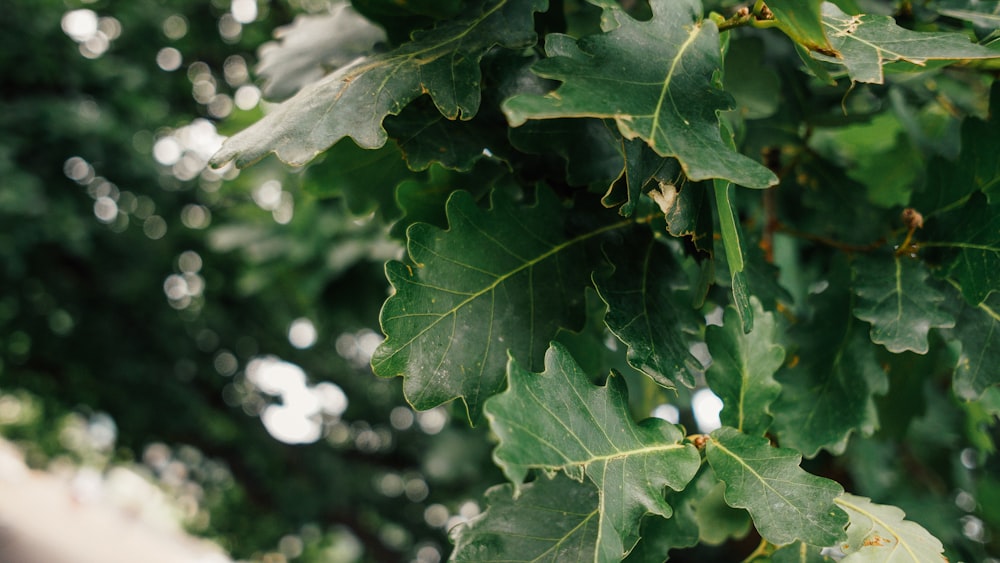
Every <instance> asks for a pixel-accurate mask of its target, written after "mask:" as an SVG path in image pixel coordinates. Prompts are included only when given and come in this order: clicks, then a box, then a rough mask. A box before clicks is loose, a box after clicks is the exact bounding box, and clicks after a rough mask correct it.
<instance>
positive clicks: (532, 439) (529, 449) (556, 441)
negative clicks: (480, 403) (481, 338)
mask: <svg viewBox="0 0 1000 563" xmlns="http://www.w3.org/2000/svg"><path fill="white" fill-rule="evenodd" d="M507 376H508V389H507V390H506V391H504V392H503V393H500V394H499V395H497V396H495V397H493V398H492V399H490V400H489V401H487V403H486V408H485V412H486V416H487V418H488V419H489V421H490V428H491V430H492V431H493V432H494V433H495V434H496V435H497V437H498V439H499V442H500V445H499V446H497V448H496V450H495V451H494V454H493V458H494V459H495V460H496V462H497V463H498V464H499V465H500V467H501V468H502V469H503V471H504V473H505V474H506V475H507V476H508V478H510V480H511V481H512V482H513V483H515V486H516V485H517V484H519V483H521V482H522V481H523V480H524V477H525V475H526V474H527V471H528V469H529V468H535V469H543V470H546V471H555V470H562V471H564V472H565V473H566V474H567V475H568V476H570V477H571V478H574V479H577V480H582V479H583V478H584V475H586V477H587V478H588V479H589V480H590V481H593V483H594V484H595V485H597V488H598V493H599V498H600V503H599V512H600V525H599V532H598V548H597V550H598V551H599V552H601V553H607V554H614V555H616V556H617V557H618V559H617V560H620V559H621V558H622V557H623V556H624V555H625V553H627V552H628V551H629V550H630V549H631V548H632V546H634V545H635V543H636V542H637V541H638V539H639V525H640V522H641V520H642V517H643V516H644V515H645V514H648V513H653V514H659V515H661V516H663V517H669V516H670V515H671V514H672V509H671V507H670V505H668V504H667V502H666V500H665V499H664V496H663V492H664V488H665V487H668V486H669V487H670V488H672V489H674V490H681V489H683V488H684V487H685V486H686V485H687V484H688V482H689V481H691V479H692V478H694V476H695V473H696V472H697V471H698V467H699V466H700V465H701V458H700V455H699V454H698V450H697V449H695V447H694V446H692V445H690V444H687V445H685V444H683V443H682V440H683V439H684V435H683V434H682V433H681V431H680V429H679V428H678V427H676V426H674V425H672V424H670V423H668V422H666V421H664V420H661V419H658V418H650V419H646V420H645V421H643V422H642V423H640V424H636V423H635V422H633V421H632V419H631V416H630V414H629V409H628V398H627V389H626V386H625V381H624V380H623V379H622V378H621V376H618V375H615V374H612V375H611V376H610V377H609V378H608V381H607V384H606V386H604V387H598V386H595V385H593V384H591V383H590V379H589V378H588V377H587V374H585V373H583V371H582V370H581V369H580V367H579V366H578V365H577V364H576V362H575V361H574V360H573V358H572V357H571V356H570V355H569V354H568V353H567V352H566V351H565V349H563V347H562V346H561V345H559V344H558V343H553V344H552V347H551V348H549V351H548V352H547V353H546V355H545V371H544V372H542V373H541V374H535V373H532V372H530V371H527V370H525V369H522V368H521V367H520V366H519V365H518V363H517V362H516V361H515V360H514V359H513V358H512V359H511V361H510V363H509V365H508V368H507Z"/></svg>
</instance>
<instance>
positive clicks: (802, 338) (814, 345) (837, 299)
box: [771, 263, 887, 457]
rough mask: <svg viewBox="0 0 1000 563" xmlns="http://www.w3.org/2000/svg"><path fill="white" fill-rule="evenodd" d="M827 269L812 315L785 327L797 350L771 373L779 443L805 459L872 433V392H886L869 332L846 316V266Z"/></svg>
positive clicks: (835, 450)
mask: <svg viewBox="0 0 1000 563" xmlns="http://www.w3.org/2000/svg"><path fill="white" fill-rule="evenodd" d="M832 267H834V268H836V269H835V270H834V272H831V273H830V278H829V281H828V283H829V284H830V287H829V288H827V289H826V290H825V291H824V292H823V293H821V294H820V295H818V296H816V297H815V298H814V299H815V303H814V309H815V310H814V312H813V315H812V319H811V320H810V321H809V322H808V323H804V324H802V325H798V326H796V325H793V326H791V327H790V328H789V332H788V333H789V336H790V340H791V342H790V345H792V346H796V348H795V349H794V356H793V358H792V361H791V362H790V363H789V365H788V366H787V367H785V368H784V369H782V370H781V371H779V372H778V374H777V376H776V379H777V380H778V382H779V383H780V384H781V395H780V396H779V397H778V400H777V401H775V402H774V403H773V404H772V406H771V414H772V415H773V416H774V422H773V431H774V432H776V433H777V435H778V438H779V439H780V441H781V444H782V445H784V446H787V447H792V448H795V449H797V450H799V451H801V452H802V454H803V455H804V456H806V457H813V456H815V455H816V454H817V453H818V452H819V450H820V449H826V450H828V451H830V452H832V453H835V454H839V453H842V452H843V451H844V448H845V447H846V445H847V439H848V437H849V436H850V434H851V433H852V432H855V431H859V432H861V433H862V434H865V435H870V434H871V433H872V432H874V431H875V428H876V427H877V425H878V417H877V415H876V412H875V408H874V402H873V400H872V395H874V394H884V393H885V392H886V391H887V378H886V375H885V373H884V372H883V371H882V368H881V366H880V365H879V363H878V361H877V359H876V357H875V350H876V349H875V347H874V345H873V344H872V342H871V340H870V339H869V337H868V334H867V332H868V331H867V330H866V328H865V326H864V325H863V324H861V322H859V321H857V320H855V319H854V318H853V316H852V314H851V310H852V301H851V295H850V293H849V292H848V281H847V279H846V278H847V272H846V269H847V266H846V265H843V264H840V263H838V264H836V265H833V266H832Z"/></svg>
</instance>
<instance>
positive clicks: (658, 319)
mask: <svg viewBox="0 0 1000 563" xmlns="http://www.w3.org/2000/svg"><path fill="white" fill-rule="evenodd" d="M605 252H606V253H607V257H608V260H609V261H610V262H611V264H612V265H613V266H614V268H615V270H614V272H613V273H611V274H610V275H608V276H606V277H603V278H597V279H595V280H594V284H595V286H596V287H597V291H598V293H599V294H600V295H601V299H603V300H604V302H605V303H607V304H608V313H607V316H606V323H607V325H608V328H609V329H610V330H611V332H613V333H614V334H615V336H617V337H618V338H619V339H620V340H621V341H622V342H624V343H625V344H626V345H627V346H628V362H629V364H630V365H631V366H632V367H634V368H636V369H638V370H640V371H642V372H644V373H646V374H647V375H649V376H650V377H652V378H653V380H654V381H656V382H657V383H659V384H660V385H662V386H664V387H668V388H672V387H673V386H674V384H675V383H681V384H683V385H686V386H688V387H693V386H694V377H695V375H696V374H698V373H701V371H702V367H701V363H700V362H698V360H697V359H696V358H695V357H694V356H693V355H691V352H690V350H689V348H690V346H691V344H693V343H694V338H693V336H694V335H697V334H698V332H699V325H700V324H701V320H700V319H699V316H698V315H697V313H696V312H695V310H694V309H693V308H692V307H691V298H690V295H689V292H688V280H687V276H686V274H685V273H684V271H683V270H682V269H681V266H680V264H678V263H677V260H676V259H675V258H674V255H673V252H671V251H670V249H669V248H667V247H666V246H664V245H663V244H662V243H660V242H658V241H656V240H655V239H654V238H652V237H649V238H647V239H646V240H644V241H641V240H633V241H627V242H626V244H625V245H623V246H620V247H618V246H616V247H608V248H605Z"/></svg>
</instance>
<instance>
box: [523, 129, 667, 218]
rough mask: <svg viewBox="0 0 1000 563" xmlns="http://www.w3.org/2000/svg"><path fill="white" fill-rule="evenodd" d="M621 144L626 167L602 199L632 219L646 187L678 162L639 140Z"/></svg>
mask: <svg viewBox="0 0 1000 563" xmlns="http://www.w3.org/2000/svg"><path fill="white" fill-rule="evenodd" d="M515 131H516V129H515ZM620 142H621V145H622V149H621V150H622V154H623V155H624V157H625V167H624V168H622V170H621V174H620V175H619V176H618V178H617V179H616V180H615V182H614V183H613V184H612V185H611V187H610V188H609V189H608V192H607V193H606V194H605V195H604V197H603V198H602V199H601V203H602V204H604V205H605V206H606V207H613V206H615V205H619V204H620V205H621V207H620V208H619V209H618V212H619V213H620V214H621V215H622V216H623V217H631V216H632V213H633V212H634V211H635V206H636V205H637V204H638V202H639V197H640V196H641V195H642V192H643V189H644V188H645V187H646V185H647V184H649V183H650V182H651V181H653V179H654V178H655V176H656V175H657V174H658V173H659V172H660V170H662V169H663V168H665V167H669V164H676V163H677V161H676V160H667V159H665V158H663V157H661V156H660V155H658V154H656V153H655V152H653V150H652V149H651V148H649V145H647V144H646V143H643V142H642V141H640V140H639V139H621V140H620ZM668 163H669V164H668ZM623 184H624V188H625V193H626V196H625V198H624V199H623V198H621V197H619V196H616V195H615V194H616V193H617V192H619V191H621V190H620V189H617V188H619V187H620V186H622V185H623Z"/></svg>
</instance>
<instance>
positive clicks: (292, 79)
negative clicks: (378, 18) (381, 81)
mask: <svg viewBox="0 0 1000 563" xmlns="http://www.w3.org/2000/svg"><path fill="white" fill-rule="evenodd" d="M274 37H275V39H277V40H278V42H276V43H265V44H264V45H263V46H261V48H260V53H259V57H260V61H259V62H258V63H257V69H256V70H257V75H258V76H260V77H261V78H263V79H264V86H263V92H264V97H266V98H269V99H273V100H284V99H285V98H287V97H289V96H291V95H292V94H294V93H296V92H298V91H299V89H300V88H302V87H303V86H306V85H307V84H310V83H312V82H314V81H316V80H318V79H320V78H322V77H323V75H325V74H327V73H328V72H332V71H334V70H336V69H338V68H340V67H342V66H344V65H346V64H348V63H350V62H351V61H353V60H354V59H356V58H358V57H363V56H367V55H371V54H372V52H373V51H374V49H375V45H376V44H378V43H381V42H384V41H385V40H386V36H385V32H384V31H383V30H382V29H381V28H380V27H378V26H377V25H375V24H373V23H372V22H370V21H369V20H368V19H366V18H365V17H364V16H362V15H360V14H358V13H357V12H356V11H355V10H354V8H353V7H351V5H350V4H347V3H343V4H337V5H335V6H334V7H333V8H332V9H331V10H330V12H329V13H328V14H322V15H299V16H296V17H295V21H293V22H292V23H291V24H290V25H287V26H284V27H279V28H278V29H276V30H275V31H274Z"/></svg>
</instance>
